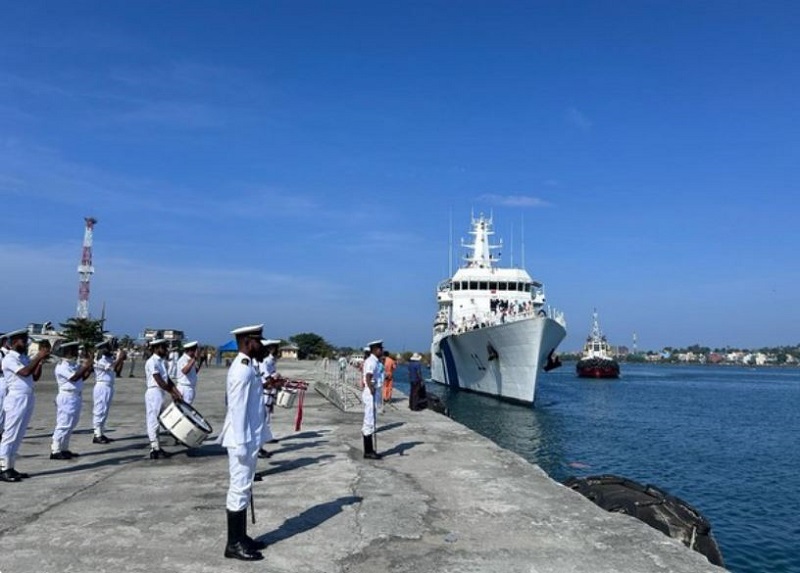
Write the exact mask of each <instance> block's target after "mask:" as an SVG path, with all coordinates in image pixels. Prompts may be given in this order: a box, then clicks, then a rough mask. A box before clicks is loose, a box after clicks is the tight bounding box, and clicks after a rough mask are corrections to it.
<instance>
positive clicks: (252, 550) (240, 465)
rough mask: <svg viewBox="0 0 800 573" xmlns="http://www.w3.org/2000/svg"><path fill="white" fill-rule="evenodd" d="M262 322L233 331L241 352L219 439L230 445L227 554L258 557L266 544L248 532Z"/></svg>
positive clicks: (259, 410) (260, 419)
mask: <svg viewBox="0 0 800 573" xmlns="http://www.w3.org/2000/svg"><path fill="white" fill-rule="evenodd" d="M263 328H264V325H263V324H259V325H255V326H243V327H241V328H237V329H235V330H233V331H231V334H233V335H234V336H235V337H236V345H237V347H238V349H239V353H238V354H237V355H236V358H234V359H233V362H232V363H231V366H230V368H229V369H228V377H227V381H226V390H225V397H226V402H227V404H228V411H227V413H226V414H225V423H224V424H223V426H222V431H221V432H220V434H219V438H218V439H217V441H218V443H220V444H222V445H223V446H224V447H226V448H227V449H228V472H229V475H230V483H229V486H228V496H227V500H226V503H225V507H226V513H227V518H228V541H227V543H226V545H225V557H228V558H231V559H241V560H243V561H257V560H259V559H263V558H264V556H263V555H262V554H261V552H260V551H259V550H260V549H264V548H265V547H266V544H264V543H261V542H258V541H255V540H254V539H252V538H250V537H248V535H247V503H248V502H249V501H250V498H251V496H252V494H253V478H254V476H255V473H256V461H257V460H258V457H257V456H258V447H259V446H260V445H261V438H262V432H263V429H264V403H263V399H262V393H263V392H262V391H263V386H262V383H261V376H260V375H259V373H258V371H257V370H256V369H255V368H254V367H253V359H254V358H256V357H257V356H258V355H259V353H260V352H262V348H263V345H262V344H261V333H262V330H263Z"/></svg>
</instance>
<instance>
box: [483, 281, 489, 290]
mask: <svg viewBox="0 0 800 573" xmlns="http://www.w3.org/2000/svg"><path fill="white" fill-rule="evenodd" d="M488 287H489V285H488V284H487V283H486V281H481V290H487V289H488Z"/></svg>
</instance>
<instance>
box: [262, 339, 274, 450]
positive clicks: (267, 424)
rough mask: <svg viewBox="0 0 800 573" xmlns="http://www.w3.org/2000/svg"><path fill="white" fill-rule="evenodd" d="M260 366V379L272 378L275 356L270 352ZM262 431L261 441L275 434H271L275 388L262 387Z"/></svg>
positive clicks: (263, 380) (270, 438)
mask: <svg viewBox="0 0 800 573" xmlns="http://www.w3.org/2000/svg"><path fill="white" fill-rule="evenodd" d="M260 368H261V381H262V382H266V381H267V380H269V379H270V378H274V377H275V375H276V374H277V373H278V371H277V370H276V368H275V357H274V356H273V355H272V354H270V355H269V356H267V357H266V358H265V359H264V361H263V362H261V365H260ZM262 394H263V397H264V432H263V439H262V440H261V442H262V443H266V442H269V441H270V440H272V439H273V438H274V437H275V436H274V435H273V434H272V410H273V409H274V408H275V399H276V398H275V397H276V396H277V395H278V389H277V388H264V390H263V392H262Z"/></svg>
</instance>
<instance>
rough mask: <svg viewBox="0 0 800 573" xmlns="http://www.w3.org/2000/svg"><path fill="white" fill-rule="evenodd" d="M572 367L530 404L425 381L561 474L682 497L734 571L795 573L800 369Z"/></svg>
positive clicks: (799, 521)
mask: <svg viewBox="0 0 800 573" xmlns="http://www.w3.org/2000/svg"><path fill="white" fill-rule="evenodd" d="M399 371H400V372H399V374H400V375H399V376H398V379H397V382H396V384H397V387H398V388H399V389H401V390H403V391H407V388H408V385H407V383H406V381H405V369H404V368H400V369H399ZM574 371H575V370H574V364H565V365H564V366H563V367H562V368H560V369H558V370H555V371H553V372H550V373H548V374H545V375H542V376H541V377H540V379H539V388H538V390H537V398H536V407H535V408H533V409H531V408H528V407H525V406H518V405H513V404H508V403H505V402H502V401H499V400H496V399H493V398H487V397H483V396H478V395H475V394H469V393H467V392H457V391H449V390H448V389H447V388H445V387H443V386H439V385H436V384H429V386H428V387H429V391H431V392H433V393H436V394H438V395H440V396H441V397H442V398H443V399H444V400H445V401H446V403H447V405H448V407H449V408H450V415H451V417H452V418H453V419H455V420H457V421H458V422H460V423H462V424H464V425H465V426H468V427H469V428H471V429H473V430H475V431H476V432H479V433H480V434H482V435H484V436H486V437H488V438H490V439H491V440H493V441H494V442H496V443H498V444H499V445H501V446H503V447H505V448H508V449H510V450H513V451H514V452H516V453H518V454H519V455H521V456H523V457H524V458H526V459H528V460H529V461H531V462H534V463H536V464H538V465H539V466H541V467H542V468H543V469H544V470H545V471H546V472H547V473H548V474H549V475H550V476H551V477H552V478H554V479H556V480H559V481H563V480H564V479H565V478H567V477H569V476H573V475H575V476H588V475H596V474H603V473H611V474H616V475H620V476H624V477H628V478H631V479H634V480H636V481H639V482H642V483H650V484H653V485H656V486H658V487H660V488H661V489H664V490H666V491H668V492H669V493H671V494H673V495H676V496H678V497H680V498H682V499H684V500H685V501H687V502H688V503H690V504H692V505H693V506H695V508H697V509H698V510H699V511H700V512H701V513H703V514H704V515H705V516H706V518H707V519H708V520H709V521H710V522H711V526H712V532H713V533H714V536H715V537H716V539H717V542H718V543H719V545H720V548H721V549H722V554H723V557H724V558H725V564H726V567H727V568H728V569H730V570H731V571H734V572H736V573H766V572H776V573H777V572H780V573H784V572H785V573H788V572H792V573H800V516H798V515H797V513H798V511H800V444H799V443H798V440H800V422H798V416H800V369H765V368H760V369H748V368H736V367H719V366H702V367H692V366H649V365H628V364H623V365H622V378H621V379H619V380H608V381H603V380H583V379H579V378H577V377H576V376H575V374H574Z"/></svg>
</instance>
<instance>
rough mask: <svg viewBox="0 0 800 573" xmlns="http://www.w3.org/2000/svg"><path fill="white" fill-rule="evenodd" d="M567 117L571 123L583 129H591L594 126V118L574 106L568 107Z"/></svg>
mask: <svg viewBox="0 0 800 573" xmlns="http://www.w3.org/2000/svg"><path fill="white" fill-rule="evenodd" d="M565 118H566V121H567V123H568V124H569V125H571V126H572V127H577V128H578V129H580V130H581V131H589V130H590V129H591V128H592V124H593V122H592V120H591V119H589V117H587V116H586V115H585V114H584V113H583V112H581V111H580V110H578V109H576V108H574V107H568V108H567V110H566V112H565Z"/></svg>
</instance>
